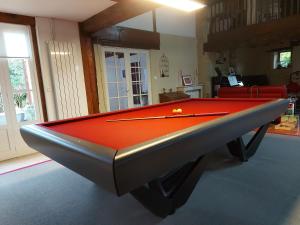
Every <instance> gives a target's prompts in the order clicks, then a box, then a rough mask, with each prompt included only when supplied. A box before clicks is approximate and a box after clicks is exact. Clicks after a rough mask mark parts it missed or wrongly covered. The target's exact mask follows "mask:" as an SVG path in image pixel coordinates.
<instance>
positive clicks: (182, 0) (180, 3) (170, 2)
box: [151, 0, 206, 12]
mask: <svg viewBox="0 0 300 225" xmlns="http://www.w3.org/2000/svg"><path fill="white" fill-rule="evenodd" d="M151 1H152V2H155V3H158V4H162V5H166V6H169V7H172V8H176V9H179V10H183V11H186V12H192V11H195V10H197V9H202V8H203V7H205V6H206V5H205V4H203V3H200V2H198V1H194V0H151Z"/></svg>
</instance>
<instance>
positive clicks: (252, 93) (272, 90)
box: [218, 85, 288, 98]
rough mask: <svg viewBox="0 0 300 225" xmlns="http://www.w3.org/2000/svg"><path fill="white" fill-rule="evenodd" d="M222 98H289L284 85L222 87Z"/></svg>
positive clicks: (220, 94)
mask: <svg viewBox="0 0 300 225" xmlns="http://www.w3.org/2000/svg"><path fill="white" fill-rule="evenodd" d="M218 97H220V98H287V97H288V94H287V88H286V86H285V85H282V86H275V85H274V86H252V87H221V88H219V90H218Z"/></svg>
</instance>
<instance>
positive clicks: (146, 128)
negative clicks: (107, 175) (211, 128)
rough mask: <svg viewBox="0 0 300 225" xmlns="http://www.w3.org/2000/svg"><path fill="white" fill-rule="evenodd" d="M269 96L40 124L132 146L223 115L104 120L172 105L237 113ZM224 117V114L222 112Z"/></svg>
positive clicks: (201, 101) (194, 101)
mask: <svg viewBox="0 0 300 225" xmlns="http://www.w3.org/2000/svg"><path fill="white" fill-rule="evenodd" d="M268 101H271V100H270V99H247V100H245V99H240V100H236V99H190V100H185V101H180V102H174V103H167V104H163V105H154V106H149V107H144V108H138V109H133V110H125V111H120V112H116V113H107V114H99V115H98V116H91V117H84V118H78V119H71V120H66V121H62V122H51V123H45V124H41V126H43V127H47V128H48V129H51V130H53V131H56V132H59V133H63V134H67V135H70V136H72V137H76V138H80V139H83V140H86V141H90V142H93V143H96V144H100V145H104V146H108V147H111V148H114V149H117V150H118V149H122V148H126V147H129V146H133V145H136V144H139V143H142V142H145V141H148V140H151V139H154V138H158V137H161V136H164V135H167V134H170V133H172V132H176V131H179V130H182V129H185V128H189V127H191V126H194V125H198V124H201V123H205V122H207V121H210V120H213V119H216V118H220V117H223V116H209V117H187V118H175V119H159V120H141V121H138V120H136V121H122V122H107V121H106V120H113V119H122V118H134V117H148V116H162V115H174V114H173V113H172V110H173V109H174V108H181V109H182V110H183V114H195V113H213V112H229V113H236V112H239V111H242V110H246V109H249V108H252V107H255V106H258V105H260V104H264V103H266V102H268ZM225 116H226V115H225Z"/></svg>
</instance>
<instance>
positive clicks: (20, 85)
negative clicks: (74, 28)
mask: <svg viewBox="0 0 300 225" xmlns="http://www.w3.org/2000/svg"><path fill="white" fill-rule="evenodd" d="M0 53H1V55H0V143H1V144H0V161H1V160H5V159H9V158H13V157H17V156H20V155H24V154H29V153H33V152H34V151H33V150H31V149H30V148H29V147H28V146H27V145H26V144H25V142H24V141H23V139H22V137H21V134H20V131H19V130H20V127H21V126H22V125H26V124H31V123H37V122H39V121H40V120H41V118H40V104H39V98H38V91H37V88H36V87H37V85H36V83H35V80H36V77H35V70H34V68H35V66H34V60H33V57H32V56H31V42H30V33H29V30H28V29H27V27H26V26H21V25H11V24H2V23H0Z"/></svg>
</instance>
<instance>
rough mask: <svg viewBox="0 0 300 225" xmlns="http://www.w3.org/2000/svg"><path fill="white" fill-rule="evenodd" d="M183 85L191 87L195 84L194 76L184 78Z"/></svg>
mask: <svg viewBox="0 0 300 225" xmlns="http://www.w3.org/2000/svg"><path fill="white" fill-rule="evenodd" d="M182 84H183V86H191V85H192V84H193V79H192V75H184V76H182Z"/></svg>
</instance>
